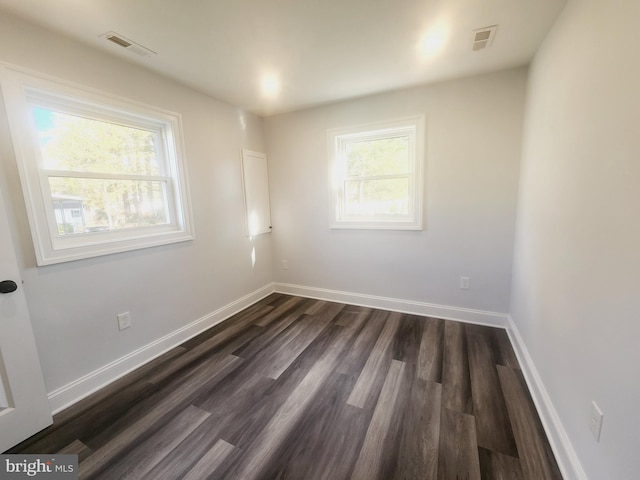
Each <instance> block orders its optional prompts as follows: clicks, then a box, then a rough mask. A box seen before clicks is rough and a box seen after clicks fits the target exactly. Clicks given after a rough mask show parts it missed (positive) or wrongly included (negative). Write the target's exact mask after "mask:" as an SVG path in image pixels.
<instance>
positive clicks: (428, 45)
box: [418, 21, 449, 58]
mask: <svg viewBox="0 0 640 480" xmlns="http://www.w3.org/2000/svg"><path fill="white" fill-rule="evenodd" d="M448 40H449V24H448V23H447V22H444V21H440V22H438V23H436V24H434V25H432V26H431V27H430V28H428V29H427V30H426V31H425V32H424V34H423V35H422V37H421V38H420V41H419V42H418V53H419V55H420V56H421V57H422V58H430V57H433V56H435V55H437V54H439V53H440V52H442V50H443V49H444V47H445V45H446V44H447V41H448Z"/></svg>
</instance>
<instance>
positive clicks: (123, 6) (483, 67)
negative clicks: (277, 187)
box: [0, 0, 565, 115]
mask: <svg viewBox="0 0 640 480" xmlns="http://www.w3.org/2000/svg"><path fill="white" fill-rule="evenodd" d="M564 4H565V0H44V1H43V0H0V9H5V10H7V11H10V12H13V13H14V14H16V15H19V16H21V17H24V18H27V19H30V20H32V21H33V22H35V23H38V24H41V25H44V26H46V27H49V28H51V29H54V30H57V31H60V32H63V33H66V34H68V35H70V36H72V37H74V38H76V39H78V40H79V41H81V42H85V43H88V44H90V45H94V46H96V47H97V48H100V49H103V50H105V51H108V52H111V53H112V54H114V55H118V56H121V57H123V58H126V59H128V60H129V61H131V62H135V63H139V64H141V65H144V66H146V67H147V68H149V69H151V70H154V71H156V72H159V73H162V74H164V75H166V76H169V77H172V78H174V79H176V80H178V81H180V82H182V83H184V84H186V85H189V86H191V87H192V88H194V89H196V90H199V91H201V92H204V93H207V94H209V95H211V96H213V97H216V98H218V99H221V100H224V101H227V102H229V103H232V104H234V105H237V106H239V107H242V108H244V109H246V110H248V111H251V112H254V113H257V114H260V115H270V114H274V113H280V112H284V111H291V110H295V109H300V108H304V107H308V106H312V105H318V104H322V103H326V102H332V101H336V100H342V99H346V98H352V97H357V96H362V95H367V94H371V93H377V92H382V91H387V90H393V89H398V88H402V87H406V86H410V85H416V84H421V83H426V82H433V81H438V80H444V79H450V78H455V77H462V76H468V75H473V74H478V73H483V72H487V71H491V70H499V69H504V68H509V67H515V66H519V65H525V64H527V63H528V62H529V61H530V60H531V58H532V56H533V54H534V53H535V51H536V49H537V48H538V46H539V45H540V43H541V41H542V39H543V38H544V36H545V34H546V33H547V31H548V30H549V28H550V27H551V25H552V23H553V21H554V20H555V18H556V17H557V15H558V13H559V12H560V10H561V9H562V7H563V6H564ZM496 24H497V25H499V27H498V31H497V34H496V36H495V39H494V42H493V45H492V46H491V48H489V49H486V50H481V51H478V52H473V51H472V50H471V45H472V40H473V30H474V29H478V28H481V27H486V26H490V25H496ZM109 31H115V32H117V33H119V34H121V35H123V36H125V37H127V38H129V39H131V40H134V41H135V42H137V43H139V44H141V45H143V46H145V47H147V48H149V49H151V50H153V51H155V52H157V55H153V56H151V57H140V56H137V55H136V54H134V53H132V52H130V51H127V50H125V49H122V48H121V47H118V46H116V45H114V44H112V43H111V42H108V41H106V40H105V39H103V38H100V35H103V34H105V33H107V32H109ZM429 32H431V33H433V32H435V33H436V34H438V33H440V34H442V35H440V37H439V38H443V39H444V40H445V41H444V43H443V44H442V45H441V47H442V48H441V49H440V50H439V51H436V52H431V53H425V52H423V51H421V49H420V48H419V47H418V45H420V43H421V39H422V38H423V37H424V35H425V34H429ZM435 46H436V47H437V46H438V38H436V40H435ZM265 75H272V76H274V77H275V78H276V79H277V80H278V81H279V83H280V88H279V93H278V94H277V95H275V96H274V97H273V98H265V96H264V94H263V93H262V92H261V88H260V85H261V81H262V79H263V77H264V76H265Z"/></svg>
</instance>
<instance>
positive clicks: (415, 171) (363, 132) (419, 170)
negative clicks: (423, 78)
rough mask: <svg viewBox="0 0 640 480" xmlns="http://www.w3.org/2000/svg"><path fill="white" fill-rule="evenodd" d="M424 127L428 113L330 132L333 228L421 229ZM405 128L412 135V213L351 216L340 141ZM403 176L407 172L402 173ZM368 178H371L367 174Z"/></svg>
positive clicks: (388, 135)
mask: <svg viewBox="0 0 640 480" xmlns="http://www.w3.org/2000/svg"><path fill="white" fill-rule="evenodd" d="M424 130H425V116H424V115H414V116H411V117H405V118H399V119H394V120H387V121H380V122H373V123H367V124H361V125H355V126H351V127H346V128H333V129H329V130H328V131H327V151H328V157H329V186H330V188H329V190H330V205H331V211H330V228H331V229H368V230H422V211H423V209H422V205H423V183H424V174H423V172H424ZM400 131H405V132H408V133H409V138H410V145H409V147H410V158H409V162H410V168H409V174H408V177H409V214H408V215H402V216H401V215H387V216H382V215H380V216H368V217H367V216H354V215H352V216H348V215H347V214H346V213H345V205H344V182H345V181H346V175H345V174H344V173H343V172H344V162H343V161H342V160H341V159H340V149H341V144H343V142H344V141H345V140H348V139H349V138H350V137H351V138H357V139H365V140H366V139H376V138H379V139H383V138H391V137H392V136H393V133H399V132H400ZM382 177H389V178H392V177H394V178H397V175H382V176H381V175H377V176H374V177H371V178H375V179H382ZM402 177H403V178H404V177H405V175H404V174H403V175H402ZM366 178H369V177H366Z"/></svg>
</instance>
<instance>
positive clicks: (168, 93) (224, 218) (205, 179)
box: [0, 15, 272, 392]
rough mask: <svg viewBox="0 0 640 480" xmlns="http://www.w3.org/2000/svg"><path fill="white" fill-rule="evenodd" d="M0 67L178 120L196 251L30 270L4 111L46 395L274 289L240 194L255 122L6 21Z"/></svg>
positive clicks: (257, 131)
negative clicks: (127, 318) (123, 319)
mask: <svg viewBox="0 0 640 480" xmlns="http://www.w3.org/2000/svg"><path fill="white" fill-rule="evenodd" d="M0 60H2V61H5V62H9V63H13V64H17V65H21V66H23V67H27V68H30V69H33V70H37V71H40V72H44V73H47V74H50V75H54V76H57V77H59V78H62V79H66V80H71V81H73V82H76V83H81V84H84V85H88V86H90V87H93V88H98V89H101V90H103V91H106V92H110V93H112V94H117V95H121V96H123V97H127V98H131V99H134V100H137V101H141V102H144V103H148V104H151V105H156V106H159V107H161V108H165V109H168V110H172V111H175V112H178V113H180V114H182V120H183V127H184V134H185V144H186V152H187V165H188V171H189V184H190V190H191V199H192V204H193V213H194V220H195V232H196V239H195V241H193V242H187V243H180V244H174V245H170V246H163V247H155V248H149V249H144V250H139V251H135V252H128V253H122V254H115V255H108V256H103V257H98V258H94V259H89V260H80V261H75V262H69V263H64V264H59V265H53V266H47V267H36V265H35V258H34V252H33V245H32V242H31V237H30V233H29V227H28V224H27V222H26V211H25V206H24V202H23V198H22V192H21V190H20V186H19V179H18V173H17V167H16V162H15V158H14V154H13V149H12V145H11V140H10V137H9V132H8V127H7V123H6V122H7V121H6V115H5V111H4V107H3V106H1V105H0V172H1V174H2V175H1V180H0V181H2V190H3V192H5V195H7V197H9V198H7V199H6V203H7V205H8V206H11V207H12V208H11V212H10V215H11V216H12V221H13V227H14V228H12V230H13V231H12V233H13V235H14V242H15V244H16V248H17V250H18V251H17V254H18V257H19V263H20V264H21V270H22V276H23V280H24V282H25V284H24V289H25V293H26V295H27V300H28V302H29V307H30V312H31V317H32V323H33V327H34V331H35V335H36V340H37V343H38V348H39V352H40V359H41V361H42V366H43V370H44V376H45V381H46V385H47V389H48V391H49V392H51V391H52V390H55V389H57V388H59V387H62V386H63V385H65V384H67V383H68V382H71V381H73V380H76V379H78V378H79V377H81V376H82V375H84V374H87V373H89V372H92V371H94V370H95V369H97V368H99V367H101V366H103V365H105V364H107V363H109V362H112V361H114V360H116V359H118V358H119V357H121V356H123V355H125V354H128V353H130V352H132V351H134V350H136V349H138V348H140V347H142V346H144V345H146V344H148V343H149V342H152V341H154V340H156V339H157V338H159V337H162V336H163V335H166V334H168V333H170V332H173V331H175V330H177V329H179V328H181V327H183V326H184V325H186V324H188V323H189V322H192V321H194V320H196V319H198V318H200V317H202V316H204V315H206V314H209V313H211V312H213V311H215V310H217V309H219V308H220V307H222V306H224V305H226V304H228V303H229V302H232V301H235V300H237V299H239V298H240V297H243V296H244V295H247V294H249V293H250V292H253V291H255V290H256V289H258V288H260V287H263V286H265V285H267V284H269V283H270V282H271V280H272V273H271V265H272V261H271V246H270V238H269V236H268V235H266V236H261V237H257V238H255V239H254V241H253V242H251V241H250V240H249V239H248V238H246V237H245V223H244V207H243V199H242V186H241V167H240V165H241V164H240V158H241V155H240V151H241V149H242V148H249V149H252V150H258V151H263V150H264V144H263V133H262V120H261V119H259V118H257V117H255V116H252V115H248V114H245V113H243V112H241V111H238V109H236V108H234V107H232V106H229V105H227V104H225V103H222V102H218V101H215V100H213V99H211V98H210V97H207V96H205V95H201V94H198V93H196V92H194V91H193V90H190V89H188V88H185V87H183V86H180V85H178V84H176V83H174V82H172V81H170V80H167V79H164V78H161V77H159V76H157V75H155V74H152V73H150V72H148V71H146V70H144V69H141V68H139V67H136V66H133V65H132V64H129V63H126V62H123V61H122V60H118V59H116V58H114V57H111V56H108V55H106V54H104V53H101V52H99V51H97V50H94V49H91V48H88V47H84V46H81V45H80V44H78V43H77V42H75V41H72V40H69V39H67V38H66V37H63V36H59V35H57V34H54V33H51V32H48V31H45V30H42V29H40V28H38V27H35V26H32V25H30V24H28V23H24V22H22V21H19V20H17V19H16V18H13V17H10V16H5V15H0ZM149 61H153V60H152V59H150V60H149ZM253 246H255V248H256V265H255V267H252V263H251V250H252V248H253ZM124 311H129V312H131V318H132V323H133V326H132V328H131V329H129V330H125V331H123V332H119V331H118V329H117V323H116V314H118V313H121V312H124Z"/></svg>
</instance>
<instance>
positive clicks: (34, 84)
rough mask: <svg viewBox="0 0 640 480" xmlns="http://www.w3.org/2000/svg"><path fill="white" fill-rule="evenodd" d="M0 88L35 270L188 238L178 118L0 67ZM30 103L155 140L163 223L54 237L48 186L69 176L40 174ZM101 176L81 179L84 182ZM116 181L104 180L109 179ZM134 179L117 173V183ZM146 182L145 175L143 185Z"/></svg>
mask: <svg viewBox="0 0 640 480" xmlns="http://www.w3.org/2000/svg"><path fill="white" fill-rule="evenodd" d="M0 84H1V85H2V94H3V97H4V101H5V107H6V111H7V117H8V121H9V127H10V130H11V138H12V141H13V146H14V152H15V157H16V162H17V165H18V171H19V175H20V182H21V184H22V191H23V195H24V200H25V204H26V207H27V216H28V219H29V226H30V228H31V236H32V239H33V244H34V249H35V254H36V260H37V264H38V265H39V266H43V265H50V264H55V263H61V262H67V261H72V260H79V259H84V258H91V257H96V256H101V255H109V254H113V253H119V252H126V251H131V250H137V249H141V248H148V247H154V246H159V245H167V244H171V243H177V242H184V241H189V240H193V239H194V230H193V219H192V213H191V202H190V199H189V191H188V183H187V166H186V156H185V152H184V145H183V135H182V118H181V116H180V114H178V113H175V112H171V111H168V110H164V109H161V108H158V107H155V106H150V105H146V104H143V103H140V102H136V101H133V100H130V99H125V98H122V97H118V96H115V95H112V94H109V93H106V92H102V91H99V90H95V89H91V88H88V87H85V86H81V85H77V84H74V83H71V82H68V81H65V80H60V79H57V78H54V77H50V76H47V75H43V74H40V73H37V72H33V71H29V70H26V69H22V68H20V67H15V66H13V65H8V64H5V63H0ZM35 104H39V105H40V106H41V107H44V108H49V109H57V110H58V111H63V112H66V113H71V114H76V115H77V114H78V113H80V112H82V111H84V112H85V113H88V114H89V115H88V116H90V117H91V118H94V119H97V120H101V119H102V120H104V121H112V122H113V121H116V123H120V124H124V125H129V126H132V127H138V128H145V129H147V130H152V131H155V132H156V134H159V135H160V136H161V139H162V141H161V142H159V145H161V149H162V156H163V157H164V169H165V171H164V172H161V175H157V176H154V178H152V180H154V179H157V180H161V181H166V197H167V199H168V201H167V208H168V214H169V218H170V223H169V224H163V225H151V226H143V227H132V228H125V229H119V230H112V231H108V232H91V233H83V234H81V235H69V236H60V235H58V233H57V224H56V221H55V213H54V211H53V198H52V194H51V192H50V189H49V180H48V179H49V177H50V176H51V174H52V173H54V174H55V175H54V176H57V175H60V176H68V175H69V174H70V172H69V171H54V170H45V169H44V168H43V165H42V160H41V158H40V157H41V155H40V150H39V147H38V145H37V141H36V137H34V135H36V132H35V128H34V127H33V120H32V118H31V114H30V109H31V107H32V106H33V105H35ZM100 175H101V174H100V173H87V176H88V177H91V178H97V177H100ZM117 175H118V174H106V176H108V177H109V178H113V177H114V176H117ZM71 176H74V177H76V176H77V174H71ZM133 176H135V175H129V174H123V179H125V177H127V178H126V179H129V177H133ZM149 178H151V177H149V176H144V179H145V180H148V179H149Z"/></svg>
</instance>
